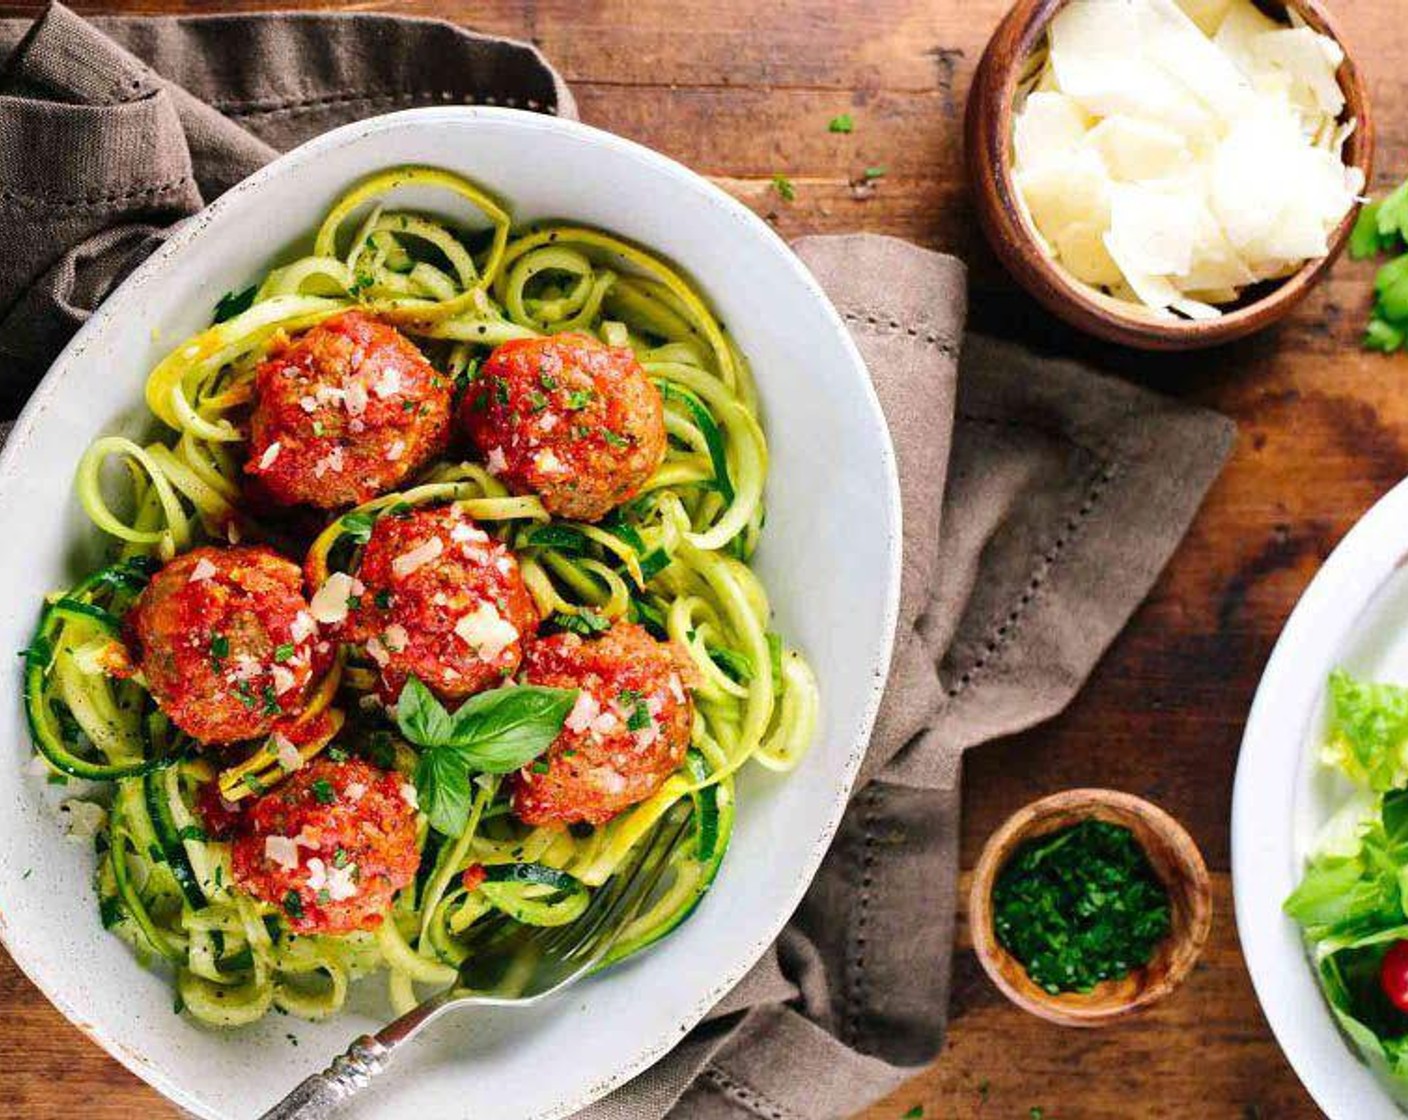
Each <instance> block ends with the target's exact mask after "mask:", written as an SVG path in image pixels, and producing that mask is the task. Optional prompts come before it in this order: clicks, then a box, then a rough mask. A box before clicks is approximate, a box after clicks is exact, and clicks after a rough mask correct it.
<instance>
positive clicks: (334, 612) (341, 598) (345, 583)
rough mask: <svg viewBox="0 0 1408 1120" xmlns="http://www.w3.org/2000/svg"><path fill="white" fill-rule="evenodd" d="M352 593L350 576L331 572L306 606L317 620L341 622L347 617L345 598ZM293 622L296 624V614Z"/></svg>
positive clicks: (349, 596)
mask: <svg viewBox="0 0 1408 1120" xmlns="http://www.w3.org/2000/svg"><path fill="white" fill-rule="evenodd" d="M352 594H353V591H352V577H351V576H349V575H348V574H347V573H346V572H333V573H332V574H331V575H330V576H328V578H327V582H326V583H324V584H323V586H322V587H320V588H318V590H317V591H316V592H314V593H313V600H312V602H311V603H309V604H308V606H309V607H310V609H311V610H312V613H313V617H314V618H315V619H317V620H318V621H319V622H325V623H334V622H341V621H342V620H343V619H345V618H346V617H347V607H348V603H347V600H348V599H350V598H351V597H352ZM300 613H301V612H300ZM294 623H295V625H297V624H298V616H297V615H295V616H294Z"/></svg>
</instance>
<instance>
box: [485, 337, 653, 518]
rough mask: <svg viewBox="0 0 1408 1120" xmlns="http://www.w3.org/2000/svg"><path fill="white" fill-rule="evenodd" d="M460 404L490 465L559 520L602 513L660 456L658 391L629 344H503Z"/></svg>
mask: <svg viewBox="0 0 1408 1120" xmlns="http://www.w3.org/2000/svg"><path fill="white" fill-rule="evenodd" d="M460 407H461V412H460V418H461V422H462V423H463V425H464V427H465V429H466V430H467V431H468V433H469V435H470V438H471V439H472V440H473V441H474V443H475V445H476V446H477V447H478V448H479V450H480V452H481V453H482V454H483V456H484V459H485V463H486V464H487V466H488V468H489V471H490V472H491V473H492V474H494V475H495V476H497V477H498V478H499V479H501V480H502V481H503V483H504V484H505V485H506V486H508V487H509V489H511V490H513V491H514V492H515V493H519V494H526V493H534V494H538V495H539V496H540V497H541V498H542V501H543V505H544V506H546V507H547V509H548V510H549V511H550V512H551V513H553V514H556V515H557V516H559V517H569V518H574V519H576V520H579V521H598V520H600V519H601V518H602V517H604V516H605V515H606V514H607V513H609V512H610V511H611V510H612V509H614V508H615V507H616V506H618V505H620V504H621V503H622V502H624V501H626V500H628V499H629V498H631V497H632V496H634V495H635V494H636V493H637V492H638V491H639V490H640V488H641V487H642V486H643V485H644V484H645V482H646V480H647V479H648V478H650V476H651V475H652V474H653V473H654V472H655V469H656V468H657V467H658V466H659V465H660V463H661V461H662V460H663V459H664V457H665V412H664V405H663V403H662V401H661V399H660V391H659V390H658V389H656V387H655V386H654V385H652V384H651V383H650V379H649V378H648V377H647V376H646V374H645V370H644V369H643V368H642V367H641V364H640V363H639V362H638V361H636V358H635V355H634V354H632V353H631V351H630V350H628V349H625V348H623V347H611V346H606V345H604V344H603V343H600V342H598V341H597V340H596V339H594V338H591V337H589V336H587V335H581V334H559V335H553V336H551V337H548V338H532V339H521V340H516V341H513V342H506V343H504V344H503V345H502V346H500V347H498V349H496V350H495V351H494V352H493V353H492V354H490V355H489V357H488V359H487V360H486V361H485V363H484V366H483V368H482V370H481V373H480V378H479V380H478V381H477V382H476V383H475V384H474V385H472V386H471V388H470V391H469V392H468V393H466V394H465V398H464V402H463V404H462V405H461V406H460Z"/></svg>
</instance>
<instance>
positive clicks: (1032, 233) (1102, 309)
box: [968, 0, 1375, 350]
mask: <svg viewBox="0 0 1408 1120" xmlns="http://www.w3.org/2000/svg"><path fill="white" fill-rule="evenodd" d="M1271 2H1272V3H1274V4H1276V5H1277V6H1280V7H1283V8H1295V9H1296V10H1297V11H1298V12H1299V13H1300V15H1301V16H1302V17H1303V18H1304V19H1305V20H1306V22H1307V23H1309V24H1310V26H1311V27H1313V28H1314V29H1315V30H1316V31H1319V32H1321V33H1322V34H1325V35H1327V36H1329V37H1330V38H1331V39H1333V40H1334V41H1335V42H1336V43H1337V44H1338V45H1339V47H1340V49H1341V51H1343V52H1344V62H1343V63H1342V64H1341V66H1340V68H1339V71H1338V72H1337V73H1336V76H1335V77H1336V81H1337V82H1338V83H1339V86H1340V89H1341V90H1342V91H1343V92H1344V95H1345V106H1346V108H1345V111H1346V113H1352V115H1353V116H1354V119H1355V120H1356V121H1357V124H1356V127H1355V131H1354V134H1353V135H1352V136H1350V138H1349V140H1348V141H1347V142H1346V146H1345V164H1346V166H1352V167H1358V168H1359V169H1360V170H1361V171H1362V172H1363V173H1364V182H1365V190H1366V191H1367V190H1368V189H1369V187H1370V185H1371V184H1372V180H1373V164H1374V147H1375V144H1374V140H1375V128H1374V122H1373V117H1372V114H1371V110H1370V105H1369V92H1368V87H1367V86H1366V84H1365V82H1364V79H1363V76H1362V75H1361V74H1360V72H1359V69H1358V66H1357V65H1356V63H1355V55H1354V52H1353V51H1352V50H1351V49H1350V47H1349V45H1348V43H1347V42H1346V41H1345V37H1344V34H1343V32H1342V31H1341V30H1340V28H1339V25H1338V24H1337V23H1336V22H1335V19H1334V17H1333V16H1332V15H1331V14H1330V13H1329V11H1328V10H1327V8H1326V7H1325V4H1324V3H1323V0H1271ZM1068 3H1070V0H1017V2H1016V3H1015V4H1014V5H1013V6H1012V7H1011V8H1010V9H1009V10H1008V13H1007V15H1006V16H1004V17H1003V19H1002V21H1001V23H999V25H998V28H997V30H996V31H995V32H994V34H993V36H992V38H991V40H989V42H988V46H987V48H986V50H985V51H984V53H983V57H982V59H981V60H980V62H979V64H978V69H977V73H976V74H975V76H974V81H973V87H972V93H971V95H970V98H969V118H970V119H969V137H968V147H969V158H970V159H973V158H978V159H981V160H982V162H983V163H986V164H987V169H986V170H985V169H984V168H983V167H982V166H981V164H980V165H979V166H978V167H977V168H975V174H974V175H973V176H971V177H972V178H974V179H983V178H986V177H987V176H988V175H990V176H991V186H992V189H993V193H994V194H995V195H996V197H997V206H998V209H1000V211H1001V214H1002V221H1001V225H1002V228H1001V229H999V230H996V231H991V230H990V231H989V232H990V233H992V235H993V237H992V239H993V240H994V241H995V242H998V244H996V245H995V246H994V248H995V249H996V250H997V253H998V256H999V257H1000V258H1002V260H1003V261H1004V263H1006V264H1007V265H1008V267H1009V268H1013V271H1014V272H1016V274H1017V278H1018V279H1019V280H1022V281H1023V283H1024V285H1025V286H1028V287H1031V286H1032V283H1035V284H1037V285H1039V288H1038V289H1035V290H1033V294H1034V295H1036V296H1037V298H1038V299H1040V300H1041V301H1042V302H1043V303H1045V304H1046V305H1047V307H1048V308H1049V309H1050V310H1051V311H1053V312H1054V313H1056V314H1058V315H1061V316H1063V317H1067V318H1070V317H1071V316H1074V318H1070V321H1071V322H1072V323H1073V325H1075V326H1077V327H1080V328H1082V329H1086V330H1090V331H1092V332H1093V333H1095V334H1097V335H1100V336H1102V337H1104V338H1107V339H1109V340H1110V341H1114V342H1119V343H1124V344H1126V345H1132V346H1136V347H1143V348H1148V349H1160V350H1168V349H1192V348H1196V347H1201V346H1211V345H1216V344H1217V343H1220V342H1229V341H1232V340H1233V339H1236V338H1241V337H1244V336H1246V335H1248V334H1251V333H1253V332H1254V331H1256V330H1259V329H1261V328H1263V327H1268V326H1270V325H1272V324H1273V323H1275V322H1276V321H1278V320H1279V319H1281V318H1282V317H1283V316H1285V315H1286V314H1288V313H1289V312H1290V310H1291V309H1292V308H1293V307H1294V306H1295V305H1296V304H1297V303H1299V302H1300V301H1301V300H1302V299H1303V298H1304V297H1305V296H1306V295H1307V294H1309V292H1310V290H1311V289H1312V288H1313V287H1314V286H1315V285H1316V284H1317V283H1318V282H1319V281H1320V280H1321V279H1322V278H1323V276H1324V275H1325V273H1327V272H1328V271H1329V269H1330V267H1331V266H1332V265H1333V264H1334V262H1335V261H1336V260H1337V259H1338V258H1339V256H1340V254H1341V253H1342V252H1343V251H1344V249H1345V246H1346V245H1347V244H1348V242H1349V236H1350V234H1351V233H1352V232H1353V230H1354V223H1355V221H1356V220H1357V218H1358V216H1359V210H1360V207H1361V205H1362V204H1361V203H1358V202H1356V203H1355V204H1354V205H1353V206H1351V207H1350V209H1349V211H1348V213H1346V215H1345V217H1344V218H1343V220H1342V221H1341V222H1340V224H1339V225H1338V226H1336V227H1335V229H1334V231H1333V232H1332V234H1331V235H1330V238H1329V242H1328V244H1329V251H1328V252H1327V253H1326V254H1325V256H1323V257H1319V258H1316V259H1314V260H1309V261H1306V262H1305V264H1303V265H1302V266H1301V267H1300V268H1299V269H1297V270H1296V271H1295V272H1293V273H1291V274H1290V275H1289V276H1286V277H1284V278H1282V279H1281V280H1279V281H1266V282H1265V283H1270V284H1273V285H1274V287H1272V288H1271V290H1269V291H1268V292H1266V293H1265V294H1264V295H1262V296H1260V297H1258V298H1257V299H1255V300H1253V301H1252V302H1250V303H1247V304H1245V305H1244V306H1241V307H1237V308H1235V309H1234V310H1232V311H1227V312H1224V313H1223V314H1222V316H1221V317H1220V318H1217V319H1210V320H1193V319H1178V320H1163V319H1154V318H1153V317H1152V313H1151V312H1149V311H1147V310H1145V309H1144V308H1143V305H1142V304H1127V303H1126V302H1125V301H1122V300H1117V299H1115V298H1114V297H1113V296H1107V295H1105V294H1104V293H1103V292H1101V291H1099V290H1098V289H1097V288H1094V287H1092V286H1091V285H1088V284H1085V283H1083V282H1082V281H1080V280H1077V279H1076V278H1075V277H1074V276H1072V275H1070V273H1068V272H1067V271H1066V270H1065V269H1064V268H1063V267H1061V265H1059V264H1058V263H1057V262H1056V261H1055V260H1053V259H1052V258H1051V257H1050V256H1049V255H1048V254H1047V253H1046V252H1045V251H1044V250H1043V248H1042V245H1041V242H1040V241H1039V240H1038V234H1037V231H1036V230H1034V229H1033V228H1032V227H1031V226H1030V225H1029V223H1028V219H1027V218H1026V216H1025V214H1024V210H1023V207H1022V206H1021V205H1020V203H1019V202H1018V196H1017V187H1016V184H1015V183H1014V182H1013V181H1012V146H1011V143H1010V142H1009V140H1010V137H1011V135H1012V121H1013V116H1014V113H1015V108H1016V97H1017V86H1018V78H1019V77H1020V75H1021V72H1022V65H1023V63H1024V62H1025V60H1026V59H1027V58H1028V57H1029V56H1030V55H1031V53H1032V52H1033V51H1034V50H1035V49H1036V47H1037V45H1038V44H1039V43H1040V41H1041V39H1042V37H1043V36H1044V35H1046V33H1047V29H1048V28H1049V26H1050V24H1051V21H1052V20H1053V19H1054V18H1055V17H1056V14H1057V13H1058V12H1059V11H1060V9H1061V8H1063V7H1065V6H1066V4H1068ZM999 49H1001V50H1002V51H1004V52H1005V54H1006V57H1005V60H1003V61H1001V62H999V60H998V59H997V53H998V51H999ZM998 66H1001V67H1002V69H1001V72H1000V75H995V73H994V69H995V68H996V67H998ZM994 99H995V100H994ZM1356 107H1357V111H1354V110H1355V109H1356ZM984 157H986V158H984ZM977 189H978V192H979V194H980V196H981V195H982V194H983V189H982V184H981V182H979V183H978V184H977ZM1004 238H1006V239H1009V243H1006V244H1004V243H1003V241H1004ZM1013 239H1019V240H1020V245H1018V244H1014V243H1010V242H1011V241H1012V240H1013ZM1023 249H1025V250H1027V251H1026V252H1023ZM1013 257H1018V258H1020V266H1018V262H1014V260H1013V259H1012V258H1013ZM1063 304H1064V306H1063Z"/></svg>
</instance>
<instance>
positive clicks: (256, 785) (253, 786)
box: [215, 774, 265, 876]
mask: <svg viewBox="0 0 1408 1120" xmlns="http://www.w3.org/2000/svg"><path fill="white" fill-rule="evenodd" d="M243 781H244V784H245V785H246V786H247V787H248V788H249V792H250V793H253V794H256V795H258V794H261V793H263V792H264V789H265V786H264V783H263V782H261V781H260V780H259V779H258V778H257V777H255V776H254V775H253V774H246V775H245V776H244V778H243ZM215 872H216V875H217V876H218V875H219V872H220V868H219V865H217V866H216V868H215Z"/></svg>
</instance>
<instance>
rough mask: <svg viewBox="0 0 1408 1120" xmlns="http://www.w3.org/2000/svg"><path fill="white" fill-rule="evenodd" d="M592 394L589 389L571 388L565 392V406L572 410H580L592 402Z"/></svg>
mask: <svg viewBox="0 0 1408 1120" xmlns="http://www.w3.org/2000/svg"><path fill="white" fill-rule="evenodd" d="M594 395H595V394H594V393H593V392H592V390H590V389H573V390H571V391H570V392H569V393H568V394H567V407H568V408H570V409H571V410H572V411H573V412H581V411H582V409H584V408H586V407H587V405H589V404H591V403H592V397H593V396H594Z"/></svg>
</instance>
